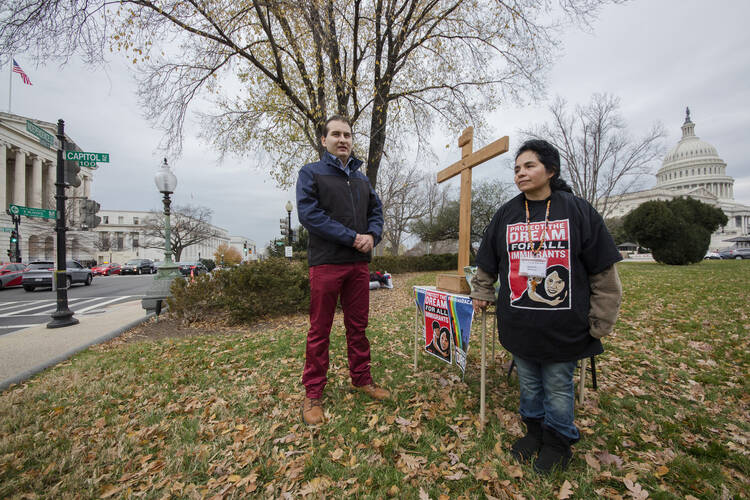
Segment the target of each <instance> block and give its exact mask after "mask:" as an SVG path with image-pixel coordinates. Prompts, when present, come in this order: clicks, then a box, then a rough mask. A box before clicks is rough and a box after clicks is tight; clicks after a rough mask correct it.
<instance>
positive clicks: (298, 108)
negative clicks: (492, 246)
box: [0, 0, 622, 186]
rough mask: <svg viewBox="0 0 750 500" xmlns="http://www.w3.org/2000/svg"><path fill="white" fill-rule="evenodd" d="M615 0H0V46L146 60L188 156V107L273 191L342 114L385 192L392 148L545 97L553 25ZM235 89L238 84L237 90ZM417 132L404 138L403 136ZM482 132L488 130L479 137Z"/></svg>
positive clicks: (174, 142) (149, 82)
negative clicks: (196, 107) (255, 156)
mask: <svg viewBox="0 0 750 500" xmlns="http://www.w3.org/2000/svg"><path fill="white" fill-rule="evenodd" d="M620 1H622V0H559V1H558V4H559V5H560V7H561V9H560V10H558V11H554V12H557V13H560V16H555V15H552V14H551V12H553V11H552V10H551V9H550V7H551V5H550V4H551V2H547V1H545V2H539V1H537V0H477V1H475V2H466V1H464V0H446V1H439V0H378V1H373V2H367V1H362V0H320V1H316V2H288V1H283V0H266V1H257V0H256V1H253V0H245V1H238V2H224V1H221V0H205V1H201V2H196V1H194V0H189V1H187V2H184V1H182V0H120V1H112V0H69V1H66V2H60V1H59V0H0V19H3V24H2V25H1V26H0V52H2V53H14V52H15V53H19V52H30V51H33V52H35V53H36V54H37V56H38V58H40V59H44V58H48V57H56V56H60V57H62V58H63V59H65V58H69V57H71V56H72V55H73V54H74V53H75V52H76V50H81V51H82V52H83V55H84V59H85V60H87V61H90V62H97V61H102V60H103V58H104V54H105V53H106V49H107V48H108V47H107V46H108V45H111V47H112V48H114V49H117V50H120V51H122V52H124V53H125V54H126V55H127V56H128V57H129V58H132V60H133V62H134V63H137V64H138V68H139V69H140V71H141V73H140V77H139V80H140V91H139V92H140V97H141V99H142V104H143V106H144V109H145V111H146V114H147V116H148V117H149V118H150V119H151V120H152V121H153V122H154V123H155V124H156V125H158V126H160V127H161V128H162V129H163V130H164V132H165V146H169V147H172V148H173V149H175V150H179V149H180V148H181V144H182V137H183V124H184V122H185V117H186V115H187V112H188V109H189V106H190V105H191V103H193V101H194V100H196V99H198V100H201V99H202V98H208V100H211V101H213V103H214V104H215V105H218V107H219V110H220V111H219V113H218V114H216V113H214V114H213V115H204V118H205V121H204V127H203V130H204V134H205V137H206V138H207V139H209V140H210V141H212V142H213V143H214V144H215V146H216V147H217V148H218V149H219V151H221V152H222V154H224V153H233V154H239V155H245V154H247V153H248V152H250V151H265V152H266V153H268V154H269V155H270V156H271V158H270V159H266V161H265V162H264V164H266V165H269V170H270V173H271V174H272V175H273V176H274V178H275V179H276V181H277V182H278V183H279V184H280V185H289V184H291V183H292V182H293V175H292V174H293V172H294V171H296V169H297V168H298V167H299V165H301V164H302V163H304V162H305V161H309V160H311V159H314V158H313V157H314V156H315V152H316V151H317V153H318V154H320V153H322V149H321V145H320V140H319V137H320V136H321V135H322V131H323V123H324V120H325V118H326V116H327V115H329V114H333V113H339V114H345V115H348V116H349V117H350V118H351V119H352V121H353V122H354V124H355V127H354V130H355V133H356V134H357V137H358V140H357V141H356V142H355V143H356V144H367V146H366V151H365V150H363V149H359V150H355V152H356V153H358V154H359V156H361V157H366V162H367V175H368V177H369V178H370V181H371V183H372V185H373V186H377V176H378V169H379V167H380V162H381V159H382V157H383V154H384V152H385V151H386V148H396V147H397V146H398V145H399V144H401V143H402V141H403V140H404V138H405V137H407V135H408V137H409V140H410V145H411V144H413V143H415V142H416V143H418V144H420V145H423V146H426V145H428V143H429V140H430V138H431V134H430V132H431V129H432V127H433V126H434V124H435V122H436V121H438V122H441V123H442V124H443V125H444V126H445V127H447V128H448V130H450V131H452V132H458V131H459V130H461V129H463V128H464V127H465V126H466V125H469V124H472V125H475V126H476V129H477V130H479V131H482V130H483V129H484V127H483V126H482V125H484V122H483V119H482V117H483V116H485V115H486V112H487V111H489V110H491V109H494V108H495V107H497V106H498V105H500V104H501V103H502V102H503V101H504V100H508V99H518V98H521V97H525V96H527V95H536V94H538V93H539V92H540V91H541V90H542V88H543V85H542V76H543V74H544V72H545V70H546V69H547V68H549V67H550V66H551V59H552V55H553V53H554V51H555V48H556V44H557V40H556V39H555V35H557V33H558V30H557V28H558V27H559V26H560V25H561V21H562V20H563V19H562V17H561V16H563V17H564V18H566V19H567V21H568V22H567V23H566V24H567V25H570V24H574V23H578V24H580V23H581V22H582V23H584V24H585V23H586V22H587V21H589V20H590V19H591V18H592V17H593V16H595V15H596V13H597V11H598V9H599V8H600V7H601V6H602V5H603V4H606V3H613V2H614V3H617V2H620ZM231 89H234V91H232V90H231ZM407 131H408V134H406V132H407ZM480 138H481V137H480Z"/></svg>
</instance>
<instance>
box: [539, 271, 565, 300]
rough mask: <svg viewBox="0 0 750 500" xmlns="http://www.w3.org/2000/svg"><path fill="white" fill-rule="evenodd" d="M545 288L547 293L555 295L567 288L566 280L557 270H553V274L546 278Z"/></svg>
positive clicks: (551, 295)
mask: <svg viewBox="0 0 750 500" xmlns="http://www.w3.org/2000/svg"><path fill="white" fill-rule="evenodd" d="M544 290H545V291H546V292H547V295H549V296H550V297H554V296H556V295H558V294H560V293H562V291H563V290H565V280H563V279H562V278H561V277H560V275H559V274H558V273H557V271H553V272H552V274H550V275H549V276H547V277H546V278H545V279H544Z"/></svg>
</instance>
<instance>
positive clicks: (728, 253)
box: [720, 248, 750, 259]
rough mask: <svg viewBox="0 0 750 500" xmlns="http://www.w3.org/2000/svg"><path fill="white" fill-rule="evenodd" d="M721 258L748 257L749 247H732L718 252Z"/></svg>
mask: <svg viewBox="0 0 750 500" xmlns="http://www.w3.org/2000/svg"><path fill="white" fill-rule="evenodd" d="M720 255H721V258H722V259H750V248H732V249H730V250H724V251H722V252H720Z"/></svg>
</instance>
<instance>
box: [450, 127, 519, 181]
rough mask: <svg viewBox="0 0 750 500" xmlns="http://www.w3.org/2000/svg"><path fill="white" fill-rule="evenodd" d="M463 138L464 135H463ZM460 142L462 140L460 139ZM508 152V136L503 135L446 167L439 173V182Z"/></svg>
mask: <svg viewBox="0 0 750 500" xmlns="http://www.w3.org/2000/svg"><path fill="white" fill-rule="evenodd" d="M461 137H462V138H463V136H461ZM459 144H460V141H459ZM507 152H508V136H507V135H506V136H505V137H501V138H500V139H498V140H496V141H495V142H493V143H490V144H488V145H486V146H485V147H483V148H482V149H480V150H478V151H475V152H473V153H471V154H470V155H469V156H467V157H466V158H462V159H460V160H459V161H457V162H456V163H454V164H453V165H451V166H450V167H446V168H444V169H443V170H441V171H440V172H438V175H437V181H438V183H441V182H444V181H447V180H448V179H450V178H451V177H455V176H456V175H458V174H460V173H461V171H462V170H464V169H467V168H473V167H476V166H477V165H479V164H481V163H484V162H486V161H487V160H491V159H492V158H494V157H496V156H499V155H501V154H503V153H507Z"/></svg>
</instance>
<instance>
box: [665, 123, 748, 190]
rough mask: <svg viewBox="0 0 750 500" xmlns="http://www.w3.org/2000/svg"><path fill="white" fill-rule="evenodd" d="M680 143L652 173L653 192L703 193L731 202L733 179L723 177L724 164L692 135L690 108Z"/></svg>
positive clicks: (724, 171) (705, 143)
mask: <svg viewBox="0 0 750 500" xmlns="http://www.w3.org/2000/svg"><path fill="white" fill-rule="evenodd" d="M685 114H686V116H685V123H683V124H682V139H680V142H678V143H677V145H676V146H675V147H673V148H672V150H671V151H670V152H669V153H667V156H665V157H664V163H663V166H662V167H661V169H659V171H658V172H657V173H656V189H669V190H673V191H682V192H691V191H694V190H696V189H705V190H706V191H708V192H709V193H711V194H712V195H714V196H715V197H716V198H717V199H718V200H727V201H733V200H734V192H733V186H734V179H732V178H731V177H729V176H728V175H727V174H726V170H727V164H726V163H725V162H724V160H722V159H721V158H719V153H718V152H717V151H716V148H715V147H713V146H712V145H711V144H709V143H707V142H706V141H702V140H700V138H699V137H697V136H696V135H695V123H693V122H692V121H691V120H690V108H687V109H686V110H685Z"/></svg>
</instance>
